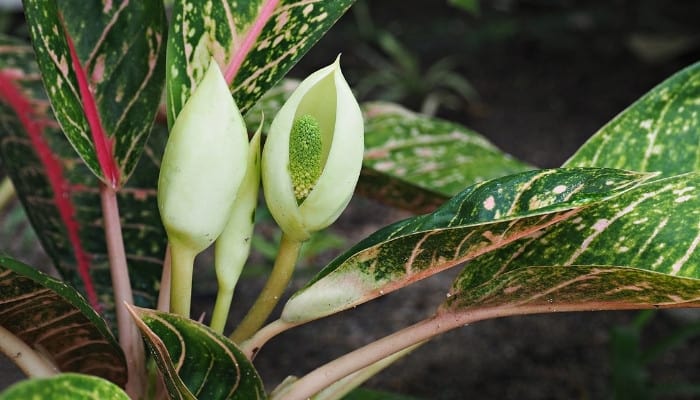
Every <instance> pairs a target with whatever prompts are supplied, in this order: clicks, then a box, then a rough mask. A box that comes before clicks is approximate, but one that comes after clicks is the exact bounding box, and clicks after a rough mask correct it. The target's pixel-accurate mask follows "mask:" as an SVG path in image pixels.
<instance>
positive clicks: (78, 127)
mask: <svg viewBox="0 0 700 400" xmlns="http://www.w3.org/2000/svg"><path fill="white" fill-rule="evenodd" d="M24 12H25V16H26V18H27V24H28V26H29V32H30V34H31V37H32V40H33V44H34V49H35V50H36V54H37V60H38V63H39V67H40V69H41V74H42V78H43V80H44V85H45V86H46V88H47V92H48V94H49V97H50V99H51V105H52V106H53V109H54V111H55V112H56V117H57V120H58V121H59V123H60V124H61V127H62V128H63V130H64V132H65V134H66V136H67V137H68V138H69V140H70V142H71V144H72V145H73V147H74V148H75V149H76V150H77V151H78V153H79V154H80V156H81V157H82V158H83V160H85V162H86V165H87V166H88V168H90V170H91V171H93V172H94V173H95V175H97V176H98V177H100V179H102V180H103V181H104V182H105V183H107V184H108V185H112V186H114V187H120V186H121V185H122V184H124V183H125V182H126V180H127V178H128V176H129V175H130V174H131V172H132V171H133V169H134V168H135V167H136V164H137V162H138V159H139V156H140V155H141V150H142V149H143V146H144V144H145V143H146V140H147V138H148V134H149V133H150V131H151V127H152V125H153V120H154V117H155V115H156V111H157V109H158V105H159V103H160V99H161V93H162V90H163V84H164V81H165V76H164V75H165V74H164V70H163V69H164V65H165V30H166V25H167V21H166V18H165V12H164V10H163V3H162V2H161V1H128V0H116V1H107V2H105V1H97V0H90V1H85V0H24Z"/></svg>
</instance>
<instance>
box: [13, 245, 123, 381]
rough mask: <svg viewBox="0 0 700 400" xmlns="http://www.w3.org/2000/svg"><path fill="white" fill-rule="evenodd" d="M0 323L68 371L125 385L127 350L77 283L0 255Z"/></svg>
mask: <svg viewBox="0 0 700 400" xmlns="http://www.w3.org/2000/svg"><path fill="white" fill-rule="evenodd" d="M0 325H1V326H2V327H3V328H5V329H7V330H8V331H10V332H12V333H13V334H14V335H15V336H17V337H19V338H20V339H22V341H24V342H25V343H27V345H29V346H31V347H33V348H35V349H41V351H43V352H45V353H46V354H47V355H48V356H49V357H50V358H51V360H52V361H53V362H54V363H55V365H57V366H58V368H59V369H60V370H61V371H64V372H81V373H86V374H91V375H95V376H99V377H102V378H105V379H108V380H110V381H112V382H114V383H116V384H118V385H120V386H124V384H125V383H126V362H125V360H124V354H123V353H122V351H121V348H120V347H119V344H118V343H117V342H116V340H115V339H114V337H113V336H112V333H111V332H110V330H109V329H108V328H107V324H106V323H105V321H104V320H103V319H102V318H101V317H100V316H99V315H98V314H97V312H96V311H95V310H93V309H92V308H91V307H90V306H89V305H88V303H87V302H86V301H85V299H84V298H83V297H82V296H81V295H80V294H78V293H77V292H76V291H75V290H74V289H73V288H72V287H70V286H68V285H67V284H65V283H63V282H60V281H58V280H56V279H54V278H51V277H50V276H48V275H45V274H43V273H41V272H39V271H37V270H35V269H34V268H32V267H29V266H27V265H24V264H22V263H20V262H18V261H16V260H13V259H11V258H8V257H4V256H0Z"/></svg>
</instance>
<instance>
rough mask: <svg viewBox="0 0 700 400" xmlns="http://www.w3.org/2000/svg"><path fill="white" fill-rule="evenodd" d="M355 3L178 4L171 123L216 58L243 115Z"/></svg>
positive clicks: (250, 0)
mask: <svg viewBox="0 0 700 400" xmlns="http://www.w3.org/2000/svg"><path fill="white" fill-rule="evenodd" d="M354 1H355V0H315V1H302V0H239V1H232V0H222V1H216V2H214V1H193V0H183V1H179V2H176V4H175V6H174V8H173V23H172V24H171V27H170V33H169V37H168V66H167V68H166V75H167V77H166V80H167V84H166V85H167V92H168V93H167V108H168V122H169V123H170V124H171V125H172V123H173V121H174V120H175V117H176V116H177V115H178V113H179V112H180V110H181V109H182V107H183V106H184V104H185V102H186V101H187V99H189V97H190V96H191V95H192V93H193V91H194V89H195V88H196V87H197V84H198V83H199V81H200V80H201V79H202V77H203V76H204V72H205V71H206V68H207V67H208V65H209V60H210V59H211V58H212V57H213V58H214V59H215V60H216V61H217V62H218V63H219V66H220V67H221V70H222V71H223V72H224V77H225V79H226V82H228V84H229V87H230V88H231V92H232V93H233V97H234V99H235V100H236V104H237V105H238V108H239V109H240V110H241V112H243V113H245V112H246V111H247V110H248V109H249V108H250V107H252V106H253V104H255V103H256V101H257V100H258V99H259V98H260V97H261V96H262V95H263V94H264V93H265V92H266V91H267V90H268V89H270V88H271V87H273V86H274V85H275V84H276V83H277V82H278V81H279V80H280V79H282V77H284V75H285V74H286V73H287V72H288V71H289V69H290V68H291V67H292V66H293V65H294V64H295V63H296V62H297V61H299V59H300V58H301V57H302V56H303V55H304V54H306V52H307V51H308V50H309V49H310V48H311V47H312V46H313V45H314V44H315V43H316V42H317V41H318V40H319V39H320V38H321V37H322V36H323V35H324V34H325V33H326V31H327V30H328V29H330V27H331V26H332V25H333V24H334V23H335V21H337V20H338V18H340V16H342V15H343V14H344V13H345V11H346V10H347V9H348V8H349V7H350V6H351V5H352V4H353V3H354ZM330 61H331V60H329V62H330Z"/></svg>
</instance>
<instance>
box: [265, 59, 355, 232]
mask: <svg viewBox="0 0 700 400" xmlns="http://www.w3.org/2000/svg"><path fill="white" fill-rule="evenodd" d="M304 115H311V116H312V117H314V118H315V119H316V121H317V122H318V125H319V128H320V131H321V140H322V153H323V154H322V157H321V160H322V164H323V165H322V172H321V175H320V176H319V178H318V180H317V181H316V184H315V185H314V188H313V189H312V190H311V192H310V193H309V195H308V196H307V197H306V199H304V201H303V202H302V203H301V204H297V199H296V197H295V195H294V188H293V185H292V179H291V177H290V173H289V167H288V166H289V146H290V143H289V138H290V134H291V130H292V126H293V124H294V121H295V120H296V119H297V118H299V117H301V116H304ZM363 152H364V123H363V121H362V112H361V110H360V106H359V105H358V104H357V100H356V99H355V97H354V96H353V94H352V91H351V90H350V86H349V85H348V83H347V82H346V81H345V78H344V77H343V74H342V72H341V70H340V62H339V58H338V59H336V61H335V62H334V63H333V64H331V65H329V66H327V67H325V68H322V69H320V70H318V71H316V72H314V73H313V74H311V75H310V76H309V77H307V78H306V79H305V80H304V81H302V82H301V83H300V84H299V87H297V89H296V90H295V91H294V92H293V93H292V95H291V96H290V98H289V99H288V100H287V102H286V103H285V104H284V105H283V106H282V108H281V109H280V110H279V112H278V113H277V115H276V116H275V119H274V120H273V121H272V125H271V126H270V132H269V133H268V137H267V141H266V142H265V147H264V149H263V155H262V181H263V188H264V192H265V200H266V202H267V206H268V208H269V210H270V213H271V214H272V216H273V217H274V219H275V221H276V222H277V224H278V225H279V226H280V228H281V229H282V231H283V232H284V233H285V234H286V235H288V236H289V237H290V238H291V239H294V240H297V241H303V240H306V239H308V238H309V237H310V235H311V234H312V233H313V232H316V231H318V230H321V229H323V228H325V227H327V226H328V225H330V224H331V223H333V222H334V221H335V220H336V219H337V218H338V216H339V215H340V213H341V212H342V211H343V210H344V209H345V207H346V206H347V204H348V202H349V201H350V198H351V197H352V194H353V192H354V191H355V186H356V185H357V180H358V178H359V176H360V169H361V168H362V156H363Z"/></svg>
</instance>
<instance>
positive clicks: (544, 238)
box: [454, 173, 700, 290]
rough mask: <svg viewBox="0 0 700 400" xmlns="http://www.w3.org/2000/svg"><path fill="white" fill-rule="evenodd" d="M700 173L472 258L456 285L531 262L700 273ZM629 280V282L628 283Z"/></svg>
mask: <svg viewBox="0 0 700 400" xmlns="http://www.w3.org/2000/svg"><path fill="white" fill-rule="evenodd" d="M699 186H700V174H698V173H691V174H685V175H679V176H675V177H672V178H666V179H661V180H656V181H653V182H649V183H646V184H643V185H640V186H639V187H637V188H634V189H632V190H630V191H628V192H627V193H624V194H622V195H620V196H619V197H616V198H614V199H611V200H608V201H606V202H604V203H599V204H596V205H593V206H591V207H588V208H587V209H585V210H583V211H581V212H580V213H578V215H577V216H576V217H575V218H573V219H571V220H570V221H567V222H564V223H562V224H559V225H557V226H552V227H550V228H547V229H546V230H544V231H543V232H541V233H540V234H539V235H536V236H532V237H530V238H526V239H522V240H520V241H518V242H515V243H513V244H511V245H510V246H508V247H505V248H504V249H503V250H502V251H497V252H493V253H490V254H486V255H484V256H482V257H480V258H478V259H476V260H474V261H473V262H472V263H470V264H469V265H468V266H467V267H466V268H465V269H464V271H463V272H462V274H461V275H460V276H459V278H458V280H457V281H456V282H455V285H454V287H455V288H461V289H460V290H465V288H466V287H469V286H472V287H476V286H479V285H482V284H484V283H486V282H488V281H490V280H493V279H497V277H498V276H499V275H501V274H505V273H507V272H509V271H515V270H518V269H520V268H527V267H530V266H567V265H577V264H584V265H615V266H630V267H636V268H646V269H649V270H651V271H654V272H659V273H663V274H667V275H671V276H684V277H692V278H700V268H699V267H700V251H699V250H698V245H699V244H700V196H698V190H697V188H698V187H699ZM629 284H633V282H630V283H629Z"/></svg>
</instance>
